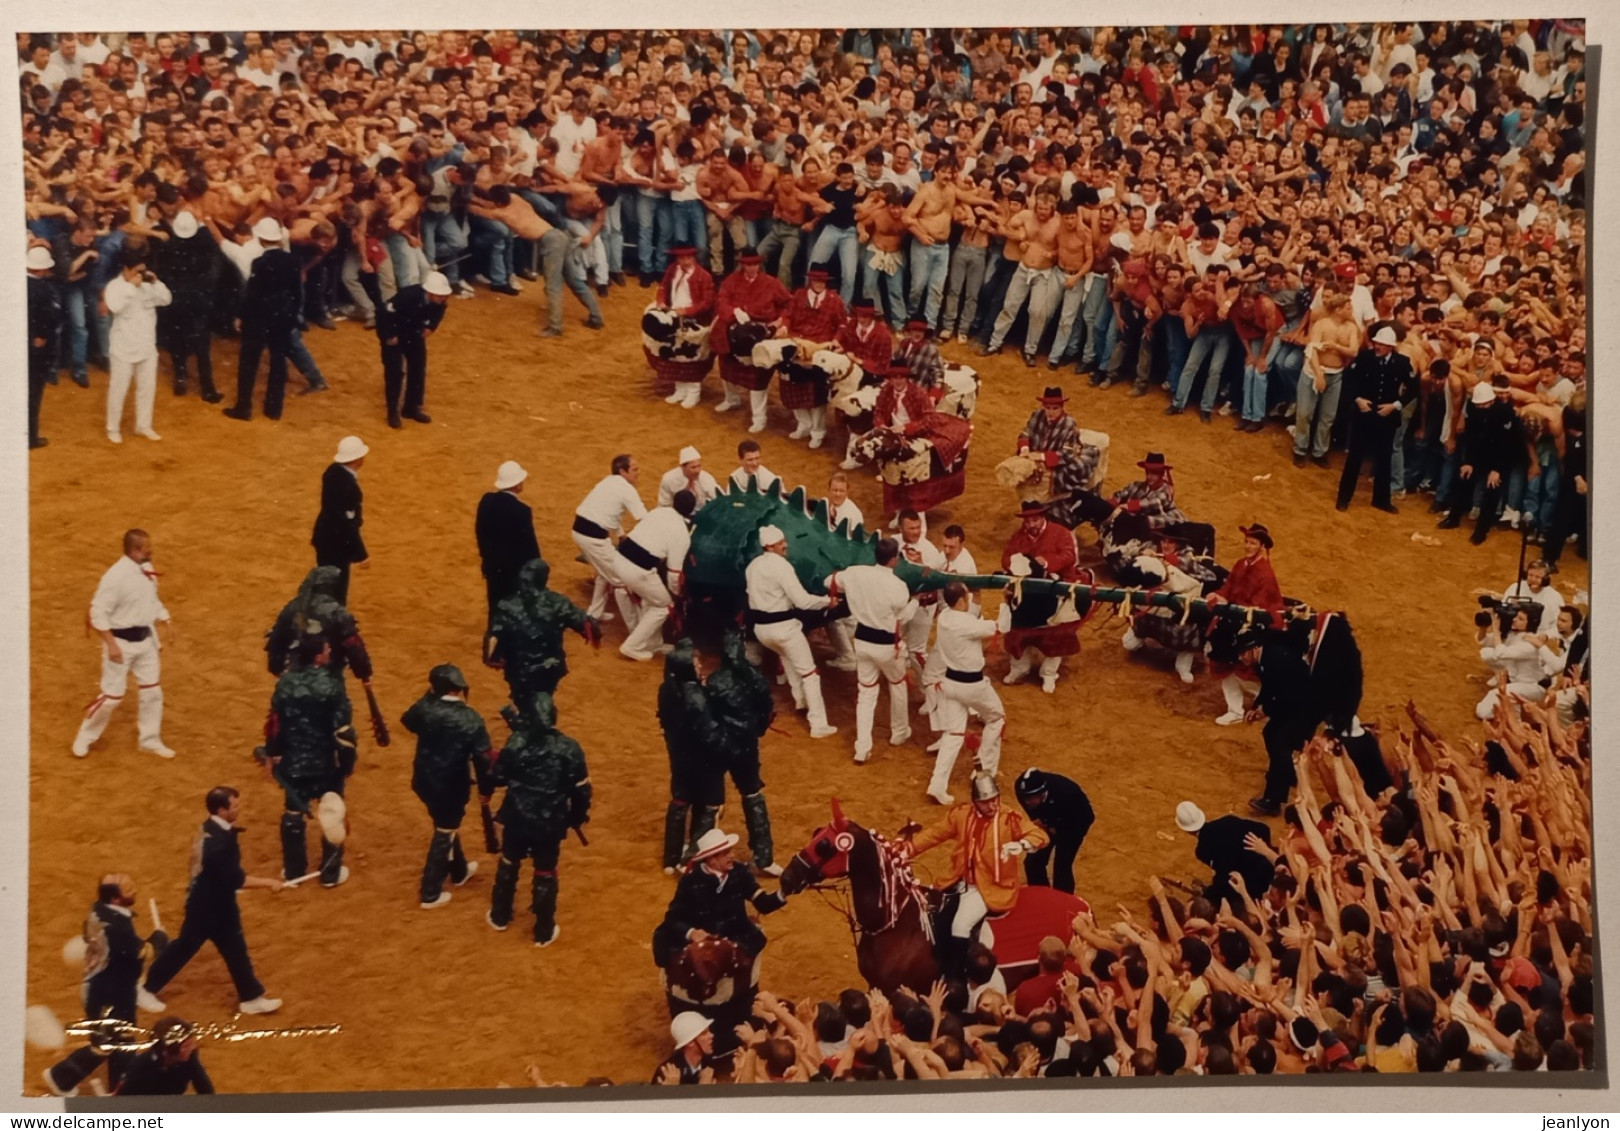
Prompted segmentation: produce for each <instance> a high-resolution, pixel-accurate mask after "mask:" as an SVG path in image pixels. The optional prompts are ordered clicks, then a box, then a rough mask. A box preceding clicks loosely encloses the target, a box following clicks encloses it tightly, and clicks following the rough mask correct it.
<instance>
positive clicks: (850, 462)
mask: <svg viewBox="0 0 1620 1131" xmlns="http://www.w3.org/2000/svg"><path fill="white" fill-rule="evenodd" d="M838 466H839V467H841V468H843V469H844V470H845V471H854V470H855V469H856V468H857V467H860V466H861V461H860V460H858V459H856V458H855V457H854V456H850V457H849V458H848V459H846V460H844V462H843V463H841V464H839V465H838Z"/></svg>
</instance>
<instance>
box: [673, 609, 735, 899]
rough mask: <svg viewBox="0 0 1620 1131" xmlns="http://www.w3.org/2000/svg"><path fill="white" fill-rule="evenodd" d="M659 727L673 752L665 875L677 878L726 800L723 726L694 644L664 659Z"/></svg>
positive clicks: (679, 646)
mask: <svg viewBox="0 0 1620 1131" xmlns="http://www.w3.org/2000/svg"><path fill="white" fill-rule="evenodd" d="M658 721H659V723H660V724H661V725H662V726H663V728H664V746H665V748H666V749H667V750H668V751H669V808H668V809H667V810H665V813H664V874H665V875H674V873H675V869H676V867H677V866H678V865H679V864H680V862H681V861H682V860H684V859H685V858H686V857H687V856H688V855H690V854H691V853H692V852H693V851H694V850H695V849H694V846H695V845H696V844H697V842H698V838H699V837H701V836H702V835H703V834H704V833H706V832H708V831H709V830H710V829H712V828H714V826H715V822H716V821H718V820H719V819H720V807H721V806H722V805H723V804H725V800H726V766H725V762H724V760H723V757H722V753H721V733H720V725H719V723H718V721H717V720H716V718H715V716H714V714H713V713H711V711H710V709H709V697H708V694H707V693H706V692H705V691H704V687H703V684H702V683H701V682H700V681H699V680H698V674H697V665H696V662H695V660H694V658H693V654H692V642H691V641H690V640H682V641H681V642H680V643H678V644H676V645H675V648H674V650H673V651H671V652H670V653H669V655H667V656H665V657H664V682H663V683H662V684H661V685H660V686H659V688H658ZM688 824H690V826H691V828H690V831H688V828H687V826H688Z"/></svg>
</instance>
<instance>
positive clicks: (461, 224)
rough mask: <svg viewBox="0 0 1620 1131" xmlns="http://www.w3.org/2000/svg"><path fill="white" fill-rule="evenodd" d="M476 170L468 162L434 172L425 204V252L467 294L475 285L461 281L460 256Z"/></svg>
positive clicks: (453, 285)
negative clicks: (468, 203)
mask: <svg viewBox="0 0 1620 1131" xmlns="http://www.w3.org/2000/svg"><path fill="white" fill-rule="evenodd" d="M477 172H478V170H477V169H476V168H474V167H473V166H472V165H467V164H458V165H446V166H444V167H443V168H442V169H439V170H438V171H436V172H435V173H434V174H433V188H432V190H431V191H430V192H429V193H428V196H427V199H426V200H425V201H424V202H423V204H422V254H423V255H425V256H427V260H428V262H429V263H431V264H433V266H434V269H435V270H438V271H441V272H443V274H444V277H445V278H446V279H448V280H450V285H451V286H452V287H453V288H455V289H456V290H457V291H466V292H468V293H471V290H472V288H470V287H468V286H467V285H466V284H465V283H463V282H462V281H461V257H462V255H463V254H464V253H465V252H466V250H467V245H468V242H469V238H468V237H469V232H468V218H467V202H468V200H470V199H471V197H472V183H473V179H474V177H475V176H476V175H477ZM493 277H494V276H493V275H492V276H491V278H493ZM398 285H399V286H402V287H403V286H405V285H406V284H405V282H404V281H403V280H401V281H400V282H399V283H398Z"/></svg>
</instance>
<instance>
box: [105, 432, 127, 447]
mask: <svg viewBox="0 0 1620 1131" xmlns="http://www.w3.org/2000/svg"><path fill="white" fill-rule="evenodd" d="M107 439H108V440H110V441H112V442H113V443H114V444H122V443H123V442H124V438H123V437H122V436H120V435H119V434H118V433H117V432H109V433H107Z"/></svg>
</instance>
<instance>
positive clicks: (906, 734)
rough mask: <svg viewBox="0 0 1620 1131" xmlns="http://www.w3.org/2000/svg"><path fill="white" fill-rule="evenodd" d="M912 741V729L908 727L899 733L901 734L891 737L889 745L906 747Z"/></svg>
mask: <svg viewBox="0 0 1620 1131" xmlns="http://www.w3.org/2000/svg"><path fill="white" fill-rule="evenodd" d="M910 741H911V728H910V727H907V728H906V729H905V730H902V731H899V732H897V733H895V734H891V735H889V745H890V746H904V745H905V744H906V743H908V742H910Z"/></svg>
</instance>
